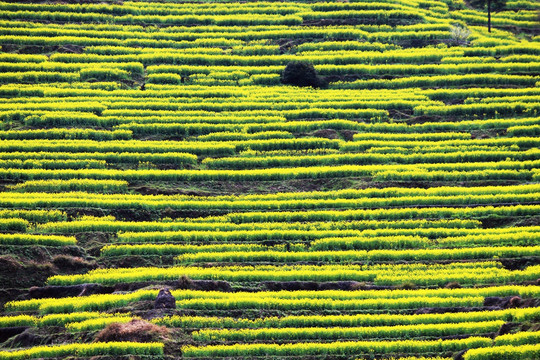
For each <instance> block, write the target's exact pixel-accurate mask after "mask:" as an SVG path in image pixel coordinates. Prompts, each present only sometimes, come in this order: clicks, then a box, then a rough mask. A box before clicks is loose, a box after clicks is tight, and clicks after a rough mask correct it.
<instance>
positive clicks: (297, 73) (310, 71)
mask: <svg viewBox="0 0 540 360" xmlns="http://www.w3.org/2000/svg"><path fill="white" fill-rule="evenodd" d="M281 82H282V83H283V84H288V85H294V86H311V87H314V88H319V87H323V86H324V85H325V82H324V80H323V79H321V78H320V77H319V76H318V75H317V71H316V70H315V68H314V67H313V65H311V64H310V63H307V62H304V61H291V62H290V63H288V64H287V66H286V67H285V70H283V73H282V74H281Z"/></svg>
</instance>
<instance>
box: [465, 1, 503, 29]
mask: <svg viewBox="0 0 540 360" xmlns="http://www.w3.org/2000/svg"><path fill="white" fill-rule="evenodd" d="M468 1H469V4H470V5H471V6H472V7H475V8H479V9H484V8H485V7H486V5H487V11H488V32H491V12H492V11H501V10H502V9H504V7H505V6H506V0H468Z"/></svg>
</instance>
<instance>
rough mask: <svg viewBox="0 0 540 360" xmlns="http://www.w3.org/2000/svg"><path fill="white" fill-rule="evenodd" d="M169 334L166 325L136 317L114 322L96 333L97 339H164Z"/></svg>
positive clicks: (142, 340) (141, 340) (145, 340)
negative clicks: (127, 320) (130, 319)
mask: <svg viewBox="0 0 540 360" xmlns="http://www.w3.org/2000/svg"><path fill="white" fill-rule="evenodd" d="M168 334H169V330H168V329H167V328H166V327H164V326H158V325H155V324H152V323H149V322H148V321H144V320H139V319H134V320H132V321H130V322H128V323H112V324H109V325H107V327H105V328H104V329H103V330H101V331H100V332H99V333H98V334H97V335H96V338H95V341H98V342H110V341H134V342H152V341H163V340H164V339H166V338H167V336H168Z"/></svg>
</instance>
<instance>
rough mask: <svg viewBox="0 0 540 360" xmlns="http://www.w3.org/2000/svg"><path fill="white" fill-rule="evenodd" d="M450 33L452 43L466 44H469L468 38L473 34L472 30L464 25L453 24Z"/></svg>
mask: <svg viewBox="0 0 540 360" xmlns="http://www.w3.org/2000/svg"><path fill="white" fill-rule="evenodd" d="M450 35H451V36H452V45H454V46H464V45H468V44H469V41H467V39H468V38H469V36H471V31H470V30H469V29H467V28H466V27H464V26H461V25H455V26H452V30H451V31H450Z"/></svg>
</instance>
